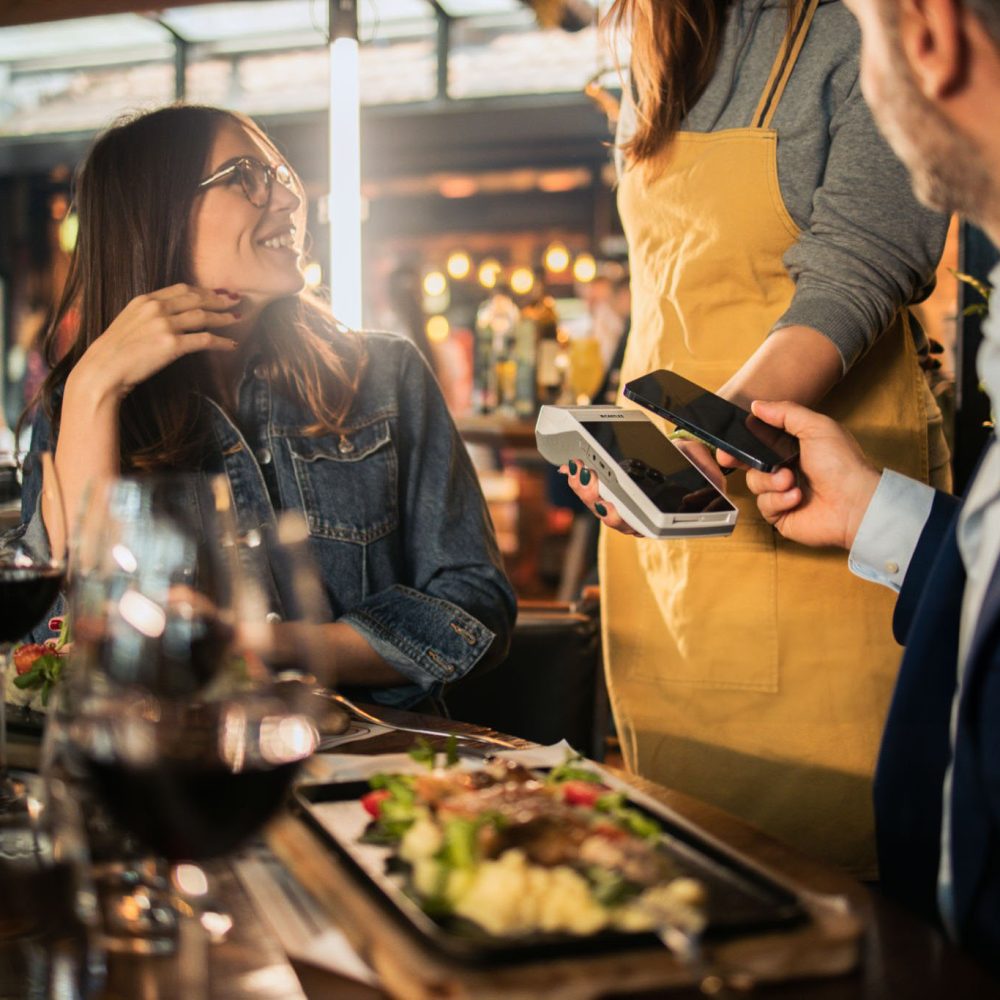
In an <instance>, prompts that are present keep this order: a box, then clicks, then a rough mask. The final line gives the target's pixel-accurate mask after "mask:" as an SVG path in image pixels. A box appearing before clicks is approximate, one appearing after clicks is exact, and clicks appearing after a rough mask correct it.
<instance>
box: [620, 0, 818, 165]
mask: <svg viewBox="0 0 1000 1000" xmlns="http://www.w3.org/2000/svg"><path fill="white" fill-rule="evenodd" d="M733 2H734V0H614V3H613V4H612V5H611V8H610V9H609V11H608V13H607V16H606V18H605V24H606V25H607V26H609V27H610V29H611V31H612V32H619V31H624V32H627V33H628V34H629V36H630V37H631V41H632V58H631V64H630V69H631V75H632V86H633V89H634V93H635V97H636V110H637V112H638V114H637V119H638V121H637V127H636V129H635V132H634V133H633V134H632V136H631V137H630V138H629V139H628V141H627V142H625V143H624V144H623V147H622V149H623V151H624V153H625V155H626V157H627V158H628V160H629V162H630V163H640V164H641V163H644V162H646V161H648V160H650V159H651V158H652V157H653V156H655V155H656V154H657V153H658V152H659V151H660V150H661V149H663V148H664V147H665V146H667V144H668V143H669V142H670V140H671V139H672V138H673V136H674V135H675V134H676V133H677V131H678V129H679V128H680V124H681V122H682V121H683V120H684V117H685V116H686V115H687V113H688V112H689V111H690V110H691V109H692V108H693V107H694V105H695V103H696V102H697V100H698V98H699V97H701V95H702V94H703V93H704V91H705V88H706V87H707V86H708V84H709V81H710V80H711V79H712V75H713V73H714V72H715V65H716V62H717V61H718V58H719V48H720V46H721V44H722V35H723V29H724V27H725V23H726V14H727V12H728V10H729V7H730V6H732V3H733ZM803 2H804V0H786V3H787V6H788V14H789V29H790V28H791V25H792V23H793V21H794V17H795V12H796V11H798V10H799V9H800V8H801V6H802V4H803Z"/></svg>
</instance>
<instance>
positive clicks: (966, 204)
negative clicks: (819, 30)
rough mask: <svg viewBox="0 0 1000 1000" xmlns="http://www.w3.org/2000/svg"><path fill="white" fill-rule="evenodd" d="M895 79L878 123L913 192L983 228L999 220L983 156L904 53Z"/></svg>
mask: <svg viewBox="0 0 1000 1000" xmlns="http://www.w3.org/2000/svg"><path fill="white" fill-rule="evenodd" d="M891 62H892V79H891V81H888V86H887V88H886V89H887V90H888V94H889V95H891V96H886V97H885V99H884V100H883V107H881V108H880V109H878V112H877V114H876V115H875V118H876V120H877V123H878V125H879V128H880V129H881V130H882V132H883V134H884V135H885V137H886V138H887V139H888V141H889V145H890V146H892V148H893V150H894V151H895V153H896V155H897V156H898V157H899V158H900V160H902V161H903V163H904V165H905V166H906V168H907V169H908V170H909V172H910V178H911V181H912V184H913V191H914V194H916V196H917V198H918V199H919V200H920V201H921V202H922V203H923V204H924V205H926V206H927V207H928V208H932V209H935V210H937V211H941V212H958V213H959V214H960V215H962V216H964V217H966V218H967V219H969V220H971V221H972V222H975V223H976V224H978V225H986V224H987V222H988V220H989V219H991V218H992V219H993V220H996V219H997V207H998V201H1000V199H998V197H997V193H996V187H997V185H996V184H995V183H994V181H993V179H992V178H991V176H990V172H989V170H988V169H987V168H986V165H985V164H984V163H983V156H982V154H981V153H980V151H979V149H978V148H977V147H976V145H975V144H974V143H973V142H972V140H971V139H969V138H968V137H967V136H965V135H963V134H962V133H961V132H958V131H957V130H956V129H955V128H954V127H953V126H952V125H951V123H950V122H948V121H947V119H945V118H944V116H943V115H941V113H940V112H939V111H938V110H937V108H935V107H934V106H933V105H932V104H931V103H930V102H929V101H928V100H927V99H926V98H925V97H924V95H923V94H921V93H920V91H919V90H918V88H917V86H916V84H915V83H914V82H913V80H912V79H911V77H910V74H909V70H908V67H906V66H905V64H904V63H903V59H902V56H901V55H900V54H899V53H898V52H895V51H894V52H893V53H892V59H891Z"/></svg>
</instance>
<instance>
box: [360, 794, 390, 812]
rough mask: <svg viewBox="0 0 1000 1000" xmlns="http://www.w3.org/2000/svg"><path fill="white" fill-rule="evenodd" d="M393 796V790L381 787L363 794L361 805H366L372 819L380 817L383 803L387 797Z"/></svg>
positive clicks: (365, 808) (366, 810) (365, 807)
mask: <svg viewBox="0 0 1000 1000" xmlns="http://www.w3.org/2000/svg"><path fill="white" fill-rule="evenodd" d="M389 798H392V792H390V791H389V790H388V789H387V788H379V789H376V790H375V791H374V792H368V793H367V794H365V795H362V796H361V805H362V806H364V810H365V812H366V813H368V815H369V816H371V817H372V819H378V818H379V814H380V813H381V812H382V803H383V802H385V800H386V799H389Z"/></svg>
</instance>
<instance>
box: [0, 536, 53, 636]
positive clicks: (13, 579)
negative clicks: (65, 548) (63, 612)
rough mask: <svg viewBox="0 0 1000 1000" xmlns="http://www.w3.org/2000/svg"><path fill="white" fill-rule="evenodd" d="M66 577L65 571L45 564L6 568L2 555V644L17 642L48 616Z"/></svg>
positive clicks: (0, 573)
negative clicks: (47, 613) (46, 614)
mask: <svg viewBox="0 0 1000 1000" xmlns="http://www.w3.org/2000/svg"><path fill="white" fill-rule="evenodd" d="M22 562H23V560H22ZM63 576H64V571H63V569H62V568H60V567H55V568H53V567H52V566H49V565H45V564H43V565H41V566H37V567H35V566H27V567H26V566H23V565H14V566H10V565H5V564H4V561H3V555H2V553H0V642H9V643H13V642H17V640H18V639H20V638H22V636H24V635H25V634H26V633H28V632H30V631H31V629H32V628H34V627H35V626H36V625H37V624H38V623H39V622H40V621H41V620H42V618H44V617H45V613H46V612H47V611H48V609H49V608H50V607H52V603H53V601H55V599H56V595H57V594H58V593H59V588H60V587H61V586H62V582H63Z"/></svg>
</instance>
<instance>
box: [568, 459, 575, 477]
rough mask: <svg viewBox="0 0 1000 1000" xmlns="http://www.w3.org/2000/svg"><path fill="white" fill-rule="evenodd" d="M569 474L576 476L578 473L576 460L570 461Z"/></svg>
mask: <svg viewBox="0 0 1000 1000" xmlns="http://www.w3.org/2000/svg"><path fill="white" fill-rule="evenodd" d="M569 474H570V475H571V476H575V475H576V462H570V463H569Z"/></svg>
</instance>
